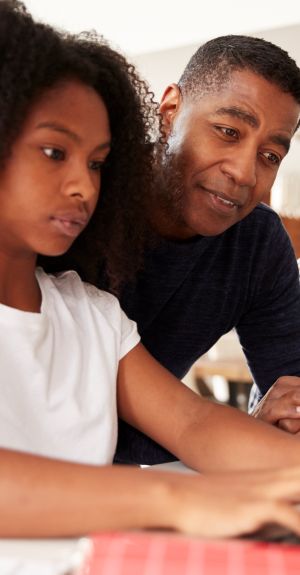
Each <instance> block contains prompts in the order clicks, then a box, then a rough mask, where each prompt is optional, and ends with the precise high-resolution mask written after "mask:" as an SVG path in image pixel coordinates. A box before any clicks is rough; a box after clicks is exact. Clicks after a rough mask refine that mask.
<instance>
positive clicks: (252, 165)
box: [222, 146, 257, 188]
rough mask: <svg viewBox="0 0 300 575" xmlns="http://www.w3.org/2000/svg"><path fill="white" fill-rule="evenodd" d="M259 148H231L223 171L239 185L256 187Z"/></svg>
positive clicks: (223, 164)
mask: <svg viewBox="0 0 300 575" xmlns="http://www.w3.org/2000/svg"><path fill="white" fill-rule="evenodd" d="M256 169H257V150H256V149H255V150H254V149H253V148H251V147H246V146H245V147H244V148H241V147H239V149H236V150H231V153H230V155H228V156H227V158H226V159H225V160H224V161H223V163H222V171H223V173H224V174H226V175H227V177H229V178H230V179H231V180H233V181H234V182H235V184H237V185H238V186H245V187H248V188H254V186H255V185H256V179H257V174H256Z"/></svg>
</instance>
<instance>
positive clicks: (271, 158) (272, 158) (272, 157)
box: [263, 152, 281, 166]
mask: <svg viewBox="0 0 300 575" xmlns="http://www.w3.org/2000/svg"><path fill="white" fill-rule="evenodd" d="M263 156H264V157H265V158H266V160H268V162H270V164H274V165H275V166H276V165H278V164H280V162H281V158H280V156H278V155H277V154H274V153H273V152H264V153H263Z"/></svg>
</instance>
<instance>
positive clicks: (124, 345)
mask: <svg viewBox="0 0 300 575" xmlns="http://www.w3.org/2000/svg"><path fill="white" fill-rule="evenodd" d="M118 305H119V304H118ZM120 318H121V324H122V330H121V334H122V337H121V346H120V359H122V357H124V356H125V355H126V354H127V353H128V352H129V351H130V350H131V349H133V348H134V347H135V346H136V345H137V344H138V343H139V341H140V339H141V338H140V336H139V333H138V330H137V325H136V323H135V321H133V320H131V319H129V317H127V315H126V314H125V313H124V311H123V310H122V309H121V308H120Z"/></svg>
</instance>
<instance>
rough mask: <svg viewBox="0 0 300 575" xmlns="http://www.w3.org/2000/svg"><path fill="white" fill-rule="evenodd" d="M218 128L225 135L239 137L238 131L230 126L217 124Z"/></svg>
mask: <svg viewBox="0 0 300 575" xmlns="http://www.w3.org/2000/svg"><path fill="white" fill-rule="evenodd" d="M216 128H217V130H219V131H220V132H221V133H222V134H223V136H226V137H228V138H238V131H237V130H235V129H234V128H228V127H226V126H216Z"/></svg>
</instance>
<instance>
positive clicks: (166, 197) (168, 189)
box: [153, 147, 186, 225]
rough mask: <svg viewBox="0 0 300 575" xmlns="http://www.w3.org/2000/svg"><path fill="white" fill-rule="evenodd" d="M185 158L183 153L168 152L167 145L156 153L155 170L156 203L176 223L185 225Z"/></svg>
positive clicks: (154, 192)
mask: <svg viewBox="0 0 300 575" xmlns="http://www.w3.org/2000/svg"><path fill="white" fill-rule="evenodd" d="M184 174H185V160H184V156H183V155H182V154H174V153H172V152H168V151H167V150H166V149H165V147H164V148H163V149H162V150H160V151H159V152H158V154H157V155H156V166H155V172H154V182H155V185H154V191H153V194H154V196H153V199H154V205H156V207H159V208H160V209H161V210H162V212H163V214H164V215H165V217H167V218H168V220H169V221H170V219H172V221H173V223H174V224H176V225H184V224H185V221H184V217H183V204H184V197H185V195H186V191H185V183H184Z"/></svg>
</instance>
